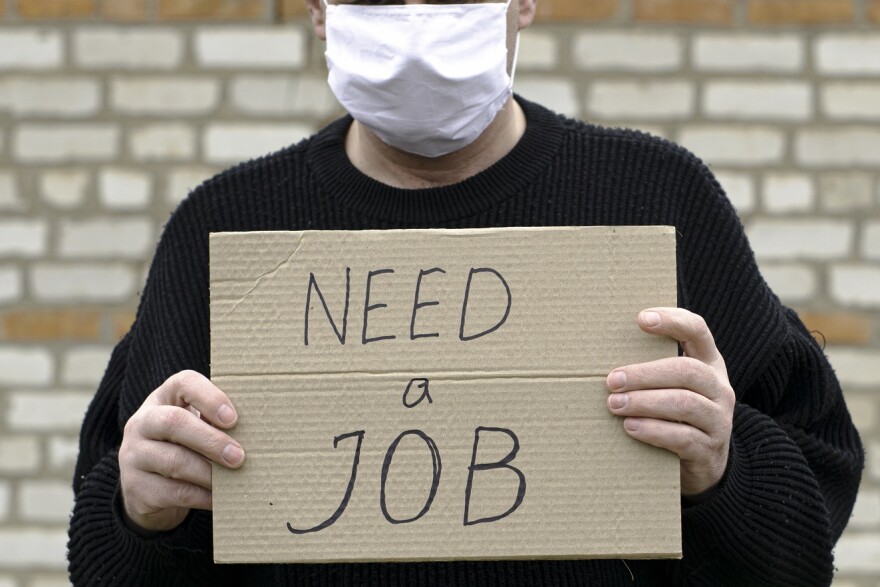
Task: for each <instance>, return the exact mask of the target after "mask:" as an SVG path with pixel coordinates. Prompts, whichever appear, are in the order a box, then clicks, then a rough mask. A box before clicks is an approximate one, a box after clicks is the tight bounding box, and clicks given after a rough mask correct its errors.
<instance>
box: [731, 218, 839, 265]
mask: <svg viewBox="0 0 880 587" xmlns="http://www.w3.org/2000/svg"><path fill="white" fill-rule="evenodd" d="M747 233H748V236H749V240H750V241H751V244H752V248H753V249H754V250H755V254H756V255H757V257H758V258H759V259H809V260H816V259H839V258H842V257H847V256H848V255H849V254H850V252H851V251H852V244H853V227H852V226H851V225H850V223H849V222H845V221H838V220H824V219H804V220H766V219H760V220H756V221H754V222H752V223H751V224H750V225H749V227H748V229H747Z"/></svg>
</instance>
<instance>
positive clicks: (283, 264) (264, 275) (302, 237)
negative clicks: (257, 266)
mask: <svg viewBox="0 0 880 587" xmlns="http://www.w3.org/2000/svg"><path fill="white" fill-rule="evenodd" d="M305 238H306V235H305V233H300V235H299V240H298V241H297V243H296V247H294V249H293V251H291V253H290V254H289V255H288V256H287V258H286V259H284V260H283V261H281V262H280V263H278V265H276V266H275V268H274V269H272V270H270V271H266V272H265V273H262V274H261V275H258V276H257V278H256V281H254V284H253V285H252V286H251V288H250V289H249V290H247V291H246V292H245V293H244V294H243V295H242V296H241V297H240V298H237V299H236V301H235V303H234V304H232V307H231V308H229V310H228V311H227V312H226V315H227V316H228V315H229V314H232V313H234V312H235V310H236V309H237V308H238V306H239V305H241V303H242V302H244V301H245V299H247V297H248V296H249V295H251V294H252V293H254V291H255V290H256V289H257V287H259V285H260V283H261V282H262V281H263V280H264V279H269V278H271V277H273V276H274V275H275V274H277V273H278V272H279V271H281V269H283V268H284V267H286V266H287V265H289V264H290V262H291V261H293V259H294V257H296V254H297V253H298V252H299V249H300V247H302V245H303V241H304V240H305ZM214 283H215V284H216V283H217V282H214Z"/></svg>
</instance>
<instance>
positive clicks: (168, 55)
mask: <svg viewBox="0 0 880 587" xmlns="http://www.w3.org/2000/svg"><path fill="white" fill-rule="evenodd" d="M73 55H74V60H75V62H76V64H77V65H79V66H81V67H85V68H91V69H110V68H112V69H163V70H164V69H173V68H175V67H178V66H179V65H180V64H181V63H182V61H183V56H184V44H183V37H182V35H181V34H180V33H179V32H177V31H174V30H170V29H161V28H156V27H149V28H147V27H144V28H129V27H119V28H115V27H89V28H81V29H79V30H77V31H75V32H74V33H73Z"/></svg>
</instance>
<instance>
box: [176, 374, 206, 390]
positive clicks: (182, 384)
mask: <svg viewBox="0 0 880 587" xmlns="http://www.w3.org/2000/svg"><path fill="white" fill-rule="evenodd" d="M170 379H172V380H173V384H174V386H175V387H176V388H178V389H183V390H188V389H193V388H194V387H195V386H197V385H198V382H199V380H200V379H201V375H199V374H198V373H196V372H195V371H193V370H191V369H184V370H183V371H179V372H177V373H175V374H174V375H172V376H171V377H170Z"/></svg>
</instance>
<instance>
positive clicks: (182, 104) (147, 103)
mask: <svg viewBox="0 0 880 587" xmlns="http://www.w3.org/2000/svg"><path fill="white" fill-rule="evenodd" d="M219 102H220V82H219V81H218V80H216V79H207V78H192V77H183V76H175V77H169V76H162V77H158V76H151V77H119V78H115V79H113V81H112V82H111V84H110V103H111V104H112V106H113V108H115V109H116V110H118V111H119V112H122V113H124V114H139V115H148V116H165V117H168V116H194V115H205V114H209V113H210V112H211V111H213V110H214V109H216V108H217V105H218V104H219Z"/></svg>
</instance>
